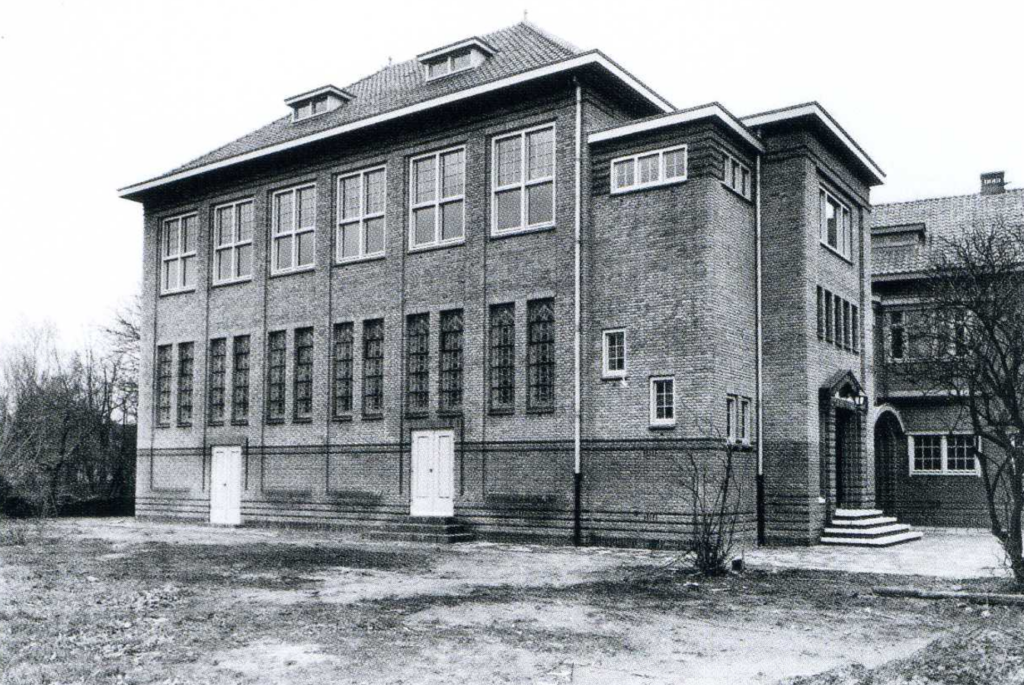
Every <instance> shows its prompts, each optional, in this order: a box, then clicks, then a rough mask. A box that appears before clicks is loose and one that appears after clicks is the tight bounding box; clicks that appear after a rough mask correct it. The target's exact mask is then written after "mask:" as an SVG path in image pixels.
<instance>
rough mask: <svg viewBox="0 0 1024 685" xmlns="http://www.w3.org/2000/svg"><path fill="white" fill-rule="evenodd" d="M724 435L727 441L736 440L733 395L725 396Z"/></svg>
mask: <svg viewBox="0 0 1024 685" xmlns="http://www.w3.org/2000/svg"><path fill="white" fill-rule="evenodd" d="M725 437H726V439H727V440H728V441H729V442H733V441H735V440H736V398H735V397H734V396H733V395H727V396H726V398H725Z"/></svg>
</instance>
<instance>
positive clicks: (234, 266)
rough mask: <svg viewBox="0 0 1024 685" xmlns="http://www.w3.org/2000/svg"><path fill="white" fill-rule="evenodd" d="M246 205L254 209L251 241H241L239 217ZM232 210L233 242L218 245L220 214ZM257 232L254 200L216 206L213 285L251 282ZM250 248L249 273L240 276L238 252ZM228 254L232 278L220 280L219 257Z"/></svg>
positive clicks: (214, 216)
mask: <svg viewBox="0 0 1024 685" xmlns="http://www.w3.org/2000/svg"><path fill="white" fill-rule="evenodd" d="M244 205H249V206H250V207H251V208H252V225H251V227H250V229H249V239H248V240H240V239H239V226H240V225H241V222H240V221H239V216H240V214H241V209H242V207H243V206H244ZM229 208H230V209H231V241H230V242H228V243H225V244H224V245H220V244H218V240H219V238H220V213H221V211H222V210H225V209H229ZM255 232H256V203H255V202H254V201H253V198H247V199H244V200H236V201H234V202H226V203H224V204H220V205H216V206H215V207H214V208H213V230H212V231H210V233H211V236H210V237H211V243H212V246H213V259H212V263H211V265H210V268H211V270H212V272H213V284H214V285H229V284H231V283H244V282H246V281H251V280H252V277H253V270H254V268H255V265H256V255H255V247H254V246H253V235H254V234H255ZM247 246H248V247H249V273H248V274H246V275H244V276H240V275H238V251H239V249H240V248H243V247H247ZM223 252H227V253H228V254H230V255H231V274H232V275H231V276H230V277H229V278H218V271H217V257H218V256H219V255H220V254H221V253H223Z"/></svg>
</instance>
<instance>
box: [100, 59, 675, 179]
mask: <svg viewBox="0 0 1024 685" xmlns="http://www.w3.org/2000/svg"><path fill="white" fill-rule="evenodd" d="M592 64H596V65H598V66H600V67H602V68H604V69H605V70H606V71H608V72H609V73H610V74H612V75H613V76H615V77H616V78H618V79H619V80H620V81H622V82H624V83H625V84H626V85H628V86H629V87H630V88H631V89H633V90H634V91H635V92H636V93H637V94H639V95H640V96H641V97H643V98H644V99H646V100H647V101H648V102H650V103H651V104H653V105H655V106H656V107H659V108H661V109H662V110H664V111H666V112H671V111H673V107H672V105H671V103H669V102H668V101H667V100H665V99H664V98H662V97H661V96H660V95H658V94H657V93H655V92H654V91H653V90H651V89H650V88H648V87H647V86H646V85H644V84H643V83H642V82H641V81H640V80H639V79H637V78H636V77H634V76H633V75H632V74H630V73H629V72H628V71H626V70H625V69H623V68H622V67H621V66H619V65H618V64H616V63H615V62H614V61H612V60H611V59H609V58H608V57H607V56H606V55H604V54H603V53H602V52H600V51H599V50H591V51H589V52H585V53H582V54H580V55H576V56H573V57H569V58H566V59H564V60H559V61H557V62H552V63H551V64H547V65H544V66H542V67H536V68H534V69H530V70H527V71H524V72H520V73H518V74H513V75H511V76H504V77H501V78H498V79H495V80H493V81H489V82H486V83H481V84H478V85H476V86H472V87H470V88H465V89H463V90H460V91H456V92H454V93H449V94H447V95H442V96H439V97H435V98H431V99H429V100H424V101H422V102H417V103H413V104H411V105H405V106H402V107H398V108H396V109H393V110H389V111H387V112H381V113H380V114H375V115H373V116H369V117H364V118H363V119H358V120H356V121H351V122H347V123H344V124H340V125H338V126H334V127H331V128H328V129H325V130H323V131H318V132H316V133H311V134H308V135H305V136H301V137H299V138H293V139H291V140H287V141H282V142H280V143H275V144H272V145H267V146H264V147H261V148H258V149H256V150H251V151H249V152H244V153H241V154H238V155H234V156H231V157H228V158H226V159H222V160H218V161H215V162H210V163H208V164H203V165H200V166H197V167H192V168H189V169H183V170H181V171H177V172H172V173H169V174H164V175H162V176H157V177H154V178H152V179H149V180H146V181H142V182H140V183H136V184H133V185H130V186H126V187H124V188H120V189H118V191H117V192H118V196H119V197H124V198H129V199H130V198H131V197H132V196H133V195H137V194H138V193H141V192H144V191H146V190H150V189H152V188H157V187H160V186H163V185H167V184H169V183H173V182H175V181H180V180H183V179H186V178H191V177H193V176H198V175H199V174H202V173H206V172H209V171H214V170H216V169H222V168H225V167H228V166H233V165H235V164H239V163H241V162H246V161H249V160H252V159H258V158H260V157H265V156H267V155H271V154H274V153H277V152H282V151H284V150H290V149H292V148H295V147H299V146H302V145H306V144H309V143H312V142H316V141H318V140H324V139H326V138H332V137H334V136H337V135H341V134H343V133H348V132H349V131H354V130H357V129H362V128H366V127H368V126H373V125H376V124H379V123H383V122H386V121H392V120H395V119H399V118H401V117H405V116H409V115H411V114H416V113H419V112H423V111H425V110H429V109H433V108H435V107H440V106H442V105H447V104H450V103H453V102H458V101H460V100H465V99H467V98H471V97H474V96H476V95H482V94H484V93H490V92H494V91H497V90H501V89H503V88H508V87H510V86H514V85H518V84H520V83H525V82H528V81H532V80H535V79H538V78H543V77H545V76H550V75H552V74H557V73H562V72H566V71H571V70H573V69H578V68H581V67H585V66H588V65H592Z"/></svg>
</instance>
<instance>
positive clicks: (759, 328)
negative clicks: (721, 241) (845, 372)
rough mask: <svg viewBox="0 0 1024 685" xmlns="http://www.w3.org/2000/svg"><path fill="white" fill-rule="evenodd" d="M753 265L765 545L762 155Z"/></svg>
mask: <svg viewBox="0 0 1024 685" xmlns="http://www.w3.org/2000/svg"><path fill="white" fill-rule="evenodd" d="M754 164H755V167H754V183H755V184H756V185H755V190H754V192H755V202H754V254H755V256H754V262H755V264H756V272H757V277H756V285H755V286H754V289H755V292H756V295H755V305H754V306H755V314H754V316H755V319H756V342H755V346H756V352H755V356H756V358H757V361H756V369H755V372H754V373H755V380H754V383H755V386H756V388H755V390H756V394H757V479H756V483H757V544H758V545H763V544H764V543H765V521H764V518H765V517H764V430H763V428H762V426H763V424H764V382H763V375H764V339H763V309H762V303H761V296H762V292H761V291H762V287H761V282H762V278H761V277H762V271H763V265H762V261H763V259H762V255H761V153H757V155H756V157H755V158H754Z"/></svg>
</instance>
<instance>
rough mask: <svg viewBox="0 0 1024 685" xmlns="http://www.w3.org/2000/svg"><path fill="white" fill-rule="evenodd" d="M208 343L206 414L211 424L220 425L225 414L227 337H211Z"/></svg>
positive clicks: (226, 398)
mask: <svg viewBox="0 0 1024 685" xmlns="http://www.w3.org/2000/svg"><path fill="white" fill-rule="evenodd" d="M209 345H210V347H209V355H210V356H209V362H208V363H207V387H208V395H207V400H206V403H207V416H208V417H209V418H208V421H209V423H210V425H211V426H222V425H224V418H225V416H227V400H228V397H227V381H228V339H227V338H226V337H223V336H222V337H219V338H211V339H210V341H209ZM218 350H219V351H218ZM218 361H219V364H218ZM218 400H219V401H218ZM215 410H217V411H219V414H217V413H215Z"/></svg>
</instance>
